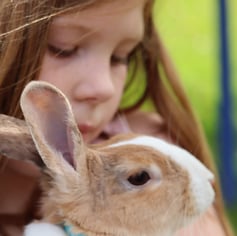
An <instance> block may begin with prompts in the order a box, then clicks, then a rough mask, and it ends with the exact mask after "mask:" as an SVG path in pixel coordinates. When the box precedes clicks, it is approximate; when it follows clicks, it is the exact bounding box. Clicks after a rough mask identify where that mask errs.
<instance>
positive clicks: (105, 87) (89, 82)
mask: <svg viewBox="0 0 237 236" xmlns="http://www.w3.org/2000/svg"><path fill="white" fill-rule="evenodd" d="M92 65H93V64H92ZM92 65H85V66H84V67H83V68H80V71H79V73H78V76H77V77H78V78H77V83H76V86H75V87H74V88H73V89H74V97H75V99H77V100H80V101H90V102H94V103H100V102H103V101H106V100H108V99H110V98H111V97H112V96H113V95H114V93H115V84H114V81H113V76H112V71H111V69H110V65H109V63H100V62H99V61H97V63H96V65H95V64H94V66H92Z"/></svg>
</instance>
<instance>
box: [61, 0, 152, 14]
mask: <svg viewBox="0 0 237 236" xmlns="http://www.w3.org/2000/svg"><path fill="white" fill-rule="evenodd" d="M147 1H149V0H129V1H128V0H112V1H111V0H110V1H108V0H97V1H94V2H93V4H91V5H89V6H87V7H86V8H81V6H80V5H78V7H76V6H75V7H74V9H73V10H71V11H69V12H67V13H65V15H71V16H73V15H74V17H77V16H78V15H81V16H83V15H87V16H88V14H89V16H90V17H94V18H97V17H103V16H109V15H114V14H122V13H124V12H126V11H129V10H131V9H133V8H141V9H144V7H145V3H146V2H147Z"/></svg>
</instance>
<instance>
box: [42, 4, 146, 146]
mask: <svg viewBox="0 0 237 236" xmlns="http://www.w3.org/2000/svg"><path fill="white" fill-rule="evenodd" d="M143 8H144V0H129V1H127V0H122V1H112V2H111V3H107V4H102V5H99V6H94V7H91V8H88V9H86V10H84V11H78V12H75V11H74V12H72V13H70V14H66V15H62V16H59V17H56V18H55V19H54V20H53V21H52V24H51V27H50V30H49V37H48V49H47V51H46V53H45V56H44V58H43V64H42V69H41V73H40V76H39V80H44V81H48V82H49V83H51V84H54V85H55V86H56V87H58V88H59V89H61V90H62V91H63V92H64V94H65V95H66V96H67V97H68V99H69V101H70V103H71V105H72V109H73V111H74V115H75V118H76V121H77V123H78V127H79V129H80V131H81V132H82V134H83V136H84V139H85V140H86V142H90V141H92V140H93V139H95V138H96V137H97V136H98V135H99V134H100V132H101V131H102V130H103V128H104V127H105V125H106V124H107V123H108V122H109V121H110V120H111V119H112V118H113V116H114V114H115V113H116V111H117V109H118V106H119V103H120V99H121V96H122V93H123V89H124V84H125V80H126V76H127V61H128V57H129V55H130V54H131V52H132V51H133V49H134V48H135V47H136V46H137V45H138V44H139V42H140V41H141V40H142V38H143V33H144V22H143V10H144V9H143Z"/></svg>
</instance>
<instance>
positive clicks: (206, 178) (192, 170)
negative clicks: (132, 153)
mask: <svg viewBox="0 0 237 236" xmlns="http://www.w3.org/2000/svg"><path fill="white" fill-rule="evenodd" d="M131 144H132V145H142V146H147V147H151V148H153V149H155V150H158V151H159V152H161V153H163V154H164V155H166V156H168V157H169V158H170V159H171V160H172V161H174V162H176V163H178V164H179V165H180V166H181V167H183V168H184V169H185V170H187V171H188V173H189V175H190V181H191V184H190V186H191V190H192V192H193V195H194V198H195V200H196V203H197V208H198V209H199V210H200V211H202V210H204V209H205V208H206V207H207V206H209V204H210V203H211V202H212V201H213V198H214V191H213V188H212V186H211V184H210V181H213V179H214V175H213V174H212V173H211V172H210V171H209V170H208V169H207V168H206V167H205V166H204V165H203V164H202V163H201V162H200V161H199V160H198V159H197V158H195V157H194V156H193V155H192V154H191V153H189V152H187V151H186V150H184V149H182V148H180V147H178V146H176V145H173V144H170V143H167V142H166V141H163V140H161V139H159V138H154V137H150V136H140V137H136V138H133V139H130V140H126V141H121V142H118V143H116V144H112V145H110V146H109V147H119V146H122V145H131Z"/></svg>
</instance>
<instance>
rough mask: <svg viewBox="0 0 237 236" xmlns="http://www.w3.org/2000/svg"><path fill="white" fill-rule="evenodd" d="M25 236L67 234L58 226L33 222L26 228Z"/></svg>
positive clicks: (60, 235) (59, 235)
mask: <svg viewBox="0 0 237 236" xmlns="http://www.w3.org/2000/svg"><path fill="white" fill-rule="evenodd" d="M24 236H67V234H66V233H65V232H64V230H63V229H62V228H61V227H59V226H57V225H53V224H49V223H45V222H33V223H31V224H29V225H27V226H26V227H25V230H24Z"/></svg>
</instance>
